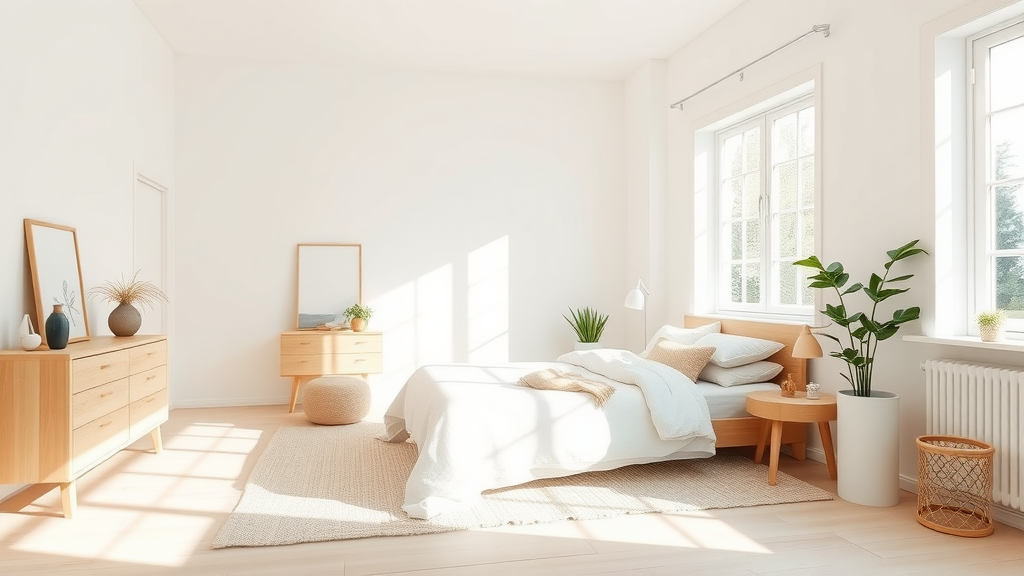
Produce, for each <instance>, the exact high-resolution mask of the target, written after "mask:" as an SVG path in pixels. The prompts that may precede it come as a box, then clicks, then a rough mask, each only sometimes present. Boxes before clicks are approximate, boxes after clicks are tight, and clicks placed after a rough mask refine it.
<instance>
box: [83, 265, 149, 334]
mask: <svg viewBox="0 0 1024 576" xmlns="http://www.w3.org/2000/svg"><path fill="white" fill-rule="evenodd" d="M139 272H140V271H136V272H135V274H132V277H131V279H130V280H126V279H125V278H124V276H121V278H119V279H117V280H111V281H110V282H107V283H106V284H104V285H103V286H99V287H96V288H93V289H92V290H91V294H92V295H93V296H99V297H101V298H102V299H103V300H105V301H107V302H112V303H116V304H117V307H116V308H114V309H113V310H111V311H110V315H109V316H108V317H107V327H108V328H110V332H111V333H112V334H113V335H114V336H133V335H134V334H135V333H136V332H138V331H139V328H141V327H142V314H141V313H140V312H139V310H138V308H136V307H135V304H139V305H141V306H143V307H145V306H149V307H151V308H155V307H156V305H157V304H159V303H160V302H166V301H167V295H166V294H164V293H163V291H161V290H160V288H159V287H158V286H157V285H156V284H154V283H152V282H150V281H149V280H139Z"/></svg>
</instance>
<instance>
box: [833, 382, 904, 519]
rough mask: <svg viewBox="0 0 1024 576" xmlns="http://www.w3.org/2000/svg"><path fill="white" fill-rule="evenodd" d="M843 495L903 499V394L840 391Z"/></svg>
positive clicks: (865, 500) (874, 501)
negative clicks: (901, 417) (868, 394)
mask: <svg viewBox="0 0 1024 576" xmlns="http://www.w3.org/2000/svg"><path fill="white" fill-rule="evenodd" d="M836 411H837V416H836V432H837V436H838V437H837V438H836V460H837V464H838V484H839V497H840V498H842V499H843V500H846V501H848V502H853V503H854V504H860V505H862V506H895V505H896V504H899V502H900V443H899V439H900V397H899V396H898V395H896V394H893V393H892V392H881V391H876V390H873V391H872V392H871V396H856V395H854V393H853V390H840V391H839V393H838V394H836Z"/></svg>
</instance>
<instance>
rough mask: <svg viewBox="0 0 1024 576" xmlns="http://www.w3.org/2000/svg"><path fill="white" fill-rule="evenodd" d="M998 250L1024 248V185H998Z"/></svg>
mask: <svg viewBox="0 0 1024 576" xmlns="http://www.w3.org/2000/svg"><path fill="white" fill-rule="evenodd" d="M995 195H996V203H995V204H996V226H995V230H994V232H995V247H996V250H1015V249H1018V248H1024V186H1021V185H1020V184H1016V185H1013V186H996V187H995Z"/></svg>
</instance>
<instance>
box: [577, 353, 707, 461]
mask: <svg viewBox="0 0 1024 576" xmlns="http://www.w3.org/2000/svg"><path fill="white" fill-rule="evenodd" d="M558 361H559V362H565V363H567V364H573V365H575V366H580V367H583V368H586V369H587V370H590V371H591V372H594V373H597V374H600V375H602V376H606V377H608V378H611V379H612V380H618V381H619V382H624V383H626V384H633V385H635V386H637V387H638V388H640V390H641V391H642V392H643V393H644V400H646V402H647V407H648V408H650V409H651V418H652V419H653V420H654V427H655V428H657V429H658V435H659V436H661V439H662V440H670V439H679V438H694V437H705V438H710V439H711V441H712V442H714V441H715V431H714V429H713V428H712V427H711V411H710V410H708V403H707V401H706V400H704V397H703V396H701V394H700V392H699V391H698V390H697V385H696V384H694V383H693V381H692V380H690V379H689V378H687V377H686V376H684V375H683V374H682V373H681V372H679V371H678V370H676V369H675V368H672V367H671V366H666V365H665V364H662V363H660V362H655V361H653V360H648V359H646V358H641V357H639V356H637V355H636V354H634V353H632V352H629V351H628V350H612V349H607V348H600V349H597V350H584V351H579V352H569V353H568V354H563V355H561V356H560V357H559V358H558Z"/></svg>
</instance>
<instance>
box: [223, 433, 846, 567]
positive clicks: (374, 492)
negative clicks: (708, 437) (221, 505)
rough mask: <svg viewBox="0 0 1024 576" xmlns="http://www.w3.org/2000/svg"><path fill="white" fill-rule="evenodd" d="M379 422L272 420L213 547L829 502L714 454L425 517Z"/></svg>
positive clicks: (589, 475) (492, 496)
mask: <svg viewBox="0 0 1024 576" xmlns="http://www.w3.org/2000/svg"><path fill="white" fill-rule="evenodd" d="M383 433H384V426H383V425H382V424H378V423H369V422H364V423H360V424H353V425H350V426H333V427H326V426H325V427H320V426H316V427H313V426H304V427H288V428H281V429H280V430H278V432H277V433H276V434H275V435H274V437H273V438H271V440H270V443H269V444H268V446H267V448H266V450H265V451H264V453H263V454H262V455H261V456H260V459H259V460H258V461H257V463H256V466H255V467H254V468H253V471H252V474H251V477H250V478H249V481H248V482H247V483H246V485H245V490H244V491H243V493H242V497H241V499H240V500H239V502H238V505H237V506H236V507H235V510H234V512H233V513H232V514H231V516H230V517H229V518H228V520H227V522H226V523H225V524H224V526H223V527H222V528H221V531H220V533H219V534H218V535H217V537H216V538H215V539H214V542H213V548H227V547H230V546H273V545H280V544H295V543H298V542H322V541H325V540H343V539H347V538H366V537H369V536H400V535H411V534H429V533H437V532H450V531H454V530H469V529H473V528H488V527H494V526H503V525H507V524H537V523H542V522H556V521H559V520H567V519H574V520H589V519H596V518H607V517H611V516H619V515H622V514H643V513H649V512H682V511H694V510H706V509H711V508H737V507H743V506H758V505H763V504H783V503H787V502H807V501H812V500H831V499H832V497H833V496H832V494H831V493H829V492H827V491H825V490H821V489H819V488H816V487H814V486H811V485H810V484H807V483H805V482H803V481H801V480H798V479H796V478H794V477H792V476H789V475H787V474H784V473H782V472H779V475H778V483H777V484H776V485H775V486H769V485H768V482H767V479H768V467H767V466H765V465H763V464H755V463H754V462H753V461H752V460H750V459H749V458H746V457H743V456H741V455H736V454H728V453H722V454H719V455H717V456H715V457H713V458H705V459H698V460H677V461H671V462H660V463H655V464H641V465H634V466H627V467H625V468H619V469H617V470H609V471H605V472H586V473H583V474H577V475H575V476H569V477H566V478H552V479H546V480H535V481H533V482H530V483H528V484H522V485H519V486H515V487H512V488H503V489H499V490H490V491H488V492H486V493H485V494H484V501H483V502H482V503H481V504H478V505H476V506H474V507H472V508H470V509H467V510H462V511H458V512H453V513H449V514H442V515H440V516H436V517H434V518H432V519H430V520H415V519H410V518H408V517H407V516H406V515H405V513H404V512H403V511H402V502H403V500H404V494H405V482H406V480H407V479H408V478H409V473H410V471H411V470H412V466H413V463H414V462H415V460H416V446H415V445H413V444H410V443H403V444H389V443H386V442H382V441H381V440H379V439H378V437H379V436H381V435H382V434H383Z"/></svg>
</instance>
